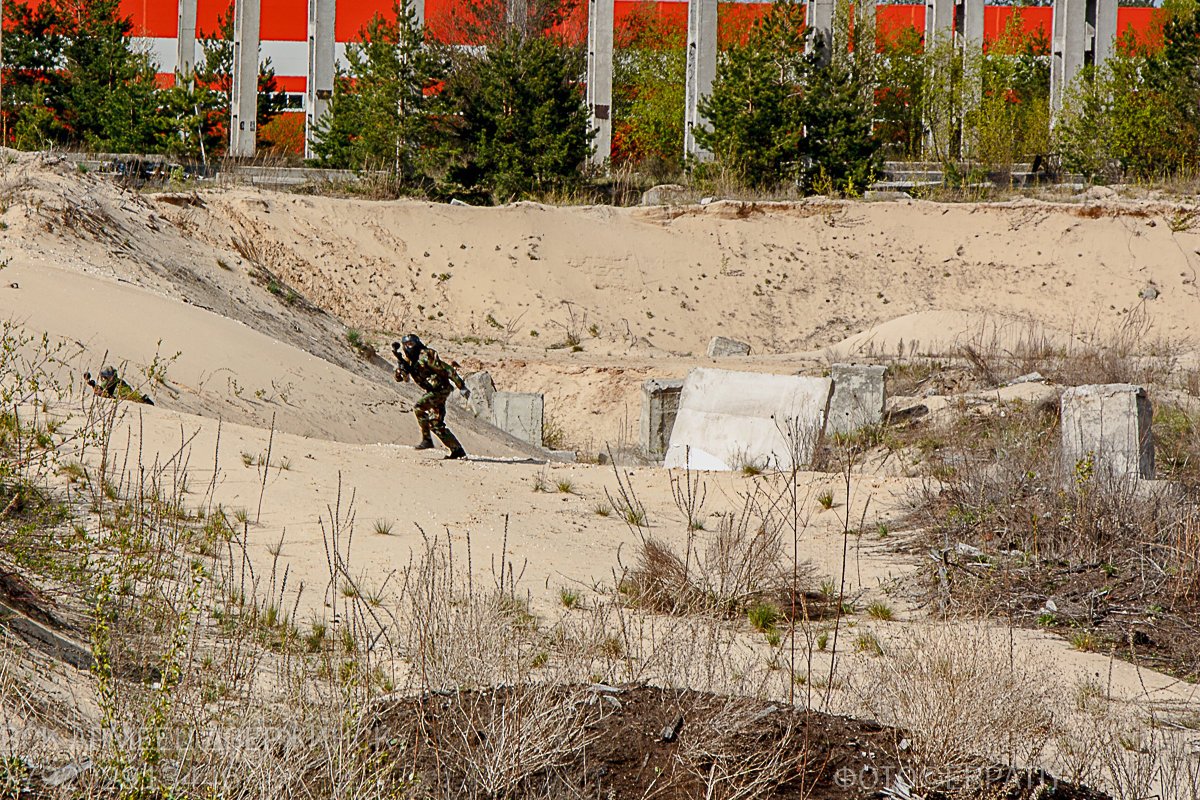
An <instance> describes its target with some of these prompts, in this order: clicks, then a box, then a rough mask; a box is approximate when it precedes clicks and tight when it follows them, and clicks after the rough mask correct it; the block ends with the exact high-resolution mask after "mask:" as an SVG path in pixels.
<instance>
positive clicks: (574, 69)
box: [443, 30, 593, 202]
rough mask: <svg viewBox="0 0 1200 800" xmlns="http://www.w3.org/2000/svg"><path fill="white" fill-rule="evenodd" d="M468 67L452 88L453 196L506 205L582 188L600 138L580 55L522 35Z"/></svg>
mask: <svg viewBox="0 0 1200 800" xmlns="http://www.w3.org/2000/svg"><path fill="white" fill-rule="evenodd" d="M460 59H461V60H460V62H459V64H458V65H457V68H456V69H455V70H454V71H453V72H451V74H450V76H449V78H448V80H447V84H446V102H447V104H448V107H449V112H450V113H449V114H448V115H447V123H448V131H447V133H448V135H449V141H448V144H447V146H446V147H445V148H444V150H443V158H444V159H445V162H446V164H447V175H446V177H447V180H448V186H447V188H448V190H450V191H454V192H456V193H466V194H468V195H471V196H475V197H483V196H486V197H488V198H490V199H491V200H492V201H493V202H506V201H508V200H511V199H513V198H517V197H522V196H527V195H529V194H531V193H534V192H544V191H548V190H552V189H557V188H562V187H564V186H568V185H571V184H573V183H574V182H576V181H577V180H578V179H579V175H580V170H581V168H582V166H583V163H584V160H585V159H586V158H587V156H588V153H589V151H590V147H591V137H592V135H593V134H592V132H591V131H589V130H588V125H587V123H588V115H587V109H586V107H585V105H584V99H583V90H582V87H581V86H580V85H579V82H578V77H579V75H580V74H581V73H582V72H583V70H582V64H581V63H580V62H581V59H580V58H579V57H578V54H577V53H574V52H572V51H569V50H567V49H566V48H564V47H562V46H560V45H559V44H558V43H557V42H555V41H553V40H551V39H549V38H546V37H542V36H532V37H525V36H523V35H522V34H521V33H520V32H519V31H515V30H514V31H510V32H509V33H508V34H506V35H505V36H504V37H503V38H502V39H501V40H500V41H497V42H494V43H493V44H491V45H489V46H488V48H487V50H486V51H482V52H476V53H473V54H471V53H464V54H460Z"/></svg>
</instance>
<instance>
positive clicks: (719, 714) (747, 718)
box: [678, 699, 810, 800]
mask: <svg viewBox="0 0 1200 800" xmlns="http://www.w3.org/2000/svg"><path fill="white" fill-rule="evenodd" d="M780 716H784V715H780ZM764 727H766V728H767V729H768V730H769V731H770V735H764ZM807 756H808V753H807V752H806V748H805V741H804V737H803V732H802V731H801V730H800V729H798V728H797V727H796V725H795V721H794V718H793V717H792V716H791V715H790V714H788V715H786V717H785V718H784V719H782V720H780V721H779V724H778V725H771V724H770V721H768V722H767V724H766V725H765V726H764V715H763V712H762V710H761V709H757V708H754V707H753V706H751V705H750V704H748V703H746V702H744V701H741V700H740V699H739V700H729V701H727V702H726V703H725V704H724V705H723V706H722V707H721V708H720V709H718V710H717V711H716V713H714V714H713V715H712V717H710V718H709V719H706V720H705V721H704V728H703V730H702V731H700V732H699V733H692V734H691V735H689V736H687V737H685V738H684V740H683V746H682V747H681V749H680V753H679V756H678V757H679V759H680V761H681V762H682V763H683V765H684V766H685V771H686V772H685V774H689V776H690V778H691V780H692V781H693V782H694V784H693V785H696V784H698V785H699V787H700V788H701V789H702V796H703V797H705V798H713V800H748V799H749V798H760V797H762V798H765V797H773V796H775V794H776V792H777V791H778V789H779V787H780V786H782V785H783V784H784V783H786V782H787V781H789V780H791V779H793V778H794V777H795V776H796V775H797V774H799V775H803V776H805V777H807V776H808V774H809V772H810V770H809V769H808V768H807V767H808V764H807V761H808V758H807ZM803 794H804V793H803V792H801V796H803Z"/></svg>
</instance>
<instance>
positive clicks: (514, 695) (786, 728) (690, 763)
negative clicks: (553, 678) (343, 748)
mask: <svg viewBox="0 0 1200 800" xmlns="http://www.w3.org/2000/svg"><path fill="white" fill-rule="evenodd" d="M371 732H372V734H373V736H374V742H373V743H372V746H373V747H374V748H375V749H376V752H377V754H378V755H382V754H383V753H384V752H387V753H389V754H391V755H393V756H394V757H395V758H396V761H397V762H404V764H405V766H404V767H403V770H404V772H405V774H407V775H411V776H412V778H413V779H414V783H415V784H417V785H419V786H420V787H422V789H423V790H424V792H427V794H428V796H436V797H446V798H450V797H454V798H459V797H505V798H549V797H577V798H650V797H653V798H663V799H664V800H684V798H688V799H689V800H691V799H693V798H706V799H707V798H713V799H715V798H820V800H843V798H846V799H849V798H870V797H888V796H892V797H924V798H926V800H934V798H938V800H951V799H953V800H958V798H984V797H986V798H988V800H1026V798H1028V799H1029V800H1033V799H1034V798H1038V799H1039V800H1048V799H1049V798H1058V799H1060V800H1091V799H1092V798H1097V799H1098V798H1104V797H1107V795H1104V794H1101V793H1099V792H1095V791H1092V790H1089V789H1086V788H1082V787H1077V786H1071V785H1067V784H1062V783H1058V782H1057V781H1055V780H1054V779H1053V778H1052V777H1051V776H1048V775H1045V774H1043V773H1038V772H1015V771H1013V770H1010V769H1007V768H1001V767H994V768H990V769H988V768H985V769H978V770H972V771H971V772H970V774H960V775H958V776H956V777H954V778H953V779H951V780H950V781H949V782H947V783H944V784H943V788H942V789H941V790H939V791H935V792H928V793H924V794H917V795H910V794H907V793H906V789H907V783H908V782H910V781H911V780H912V778H913V771H912V766H911V764H910V763H908V761H907V758H906V757H905V756H904V751H905V750H906V748H907V745H906V744H905V745H904V746H903V747H902V745H901V742H902V741H903V735H902V733H901V732H899V731H896V730H894V729H891V728H885V727H883V726H881V725H879V724H877V723H875V722H870V721H863V720H856V719H850V718H846V717H837V716H833V715H829V714H822V713H818V712H807V711H803V710H800V709H795V708H790V707H787V706H780V705H777V704H770V703H766V702H762V701H758V700H753V699H749V698H742V697H721V696H717V695H712V694H705V693H702V692H693V691H686V690H667V689H659V688H655V687H650V686H640V685H638V686H622V687H609V686H587V687H561V686H546V687H528V686H526V687H502V688H496V689H489V690H483V691H471V692H465V691H464V692H445V693H432V694H425V695H421V696H418V697H409V698H403V699H392V700H390V701H388V703H387V704H386V705H384V706H382V707H381V708H380V709H378V711H377V714H376V717H375V719H374V722H373V725H372V728H371ZM397 765H398V766H399V764H397ZM410 770H411V771H410Z"/></svg>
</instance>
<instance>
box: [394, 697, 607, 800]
mask: <svg viewBox="0 0 1200 800" xmlns="http://www.w3.org/2000/svg"><path fill="white" fill-rule="evenodd" d="M585 694H586V692H572V693H566V692H564V691H563V690H561V689H558V688H554V687H541V686H532V685H526V686H522V687H515V688H510V689H496V690H492V691H487V692H456V693H454V694H452V695H450V696H442V695H427V696H425V697H424V698H422V701H421V703H420V705H419V716H418V718H417V719H416V730H414V731H412V734H416V735H417V736H418V737H419V739H416V740H414V741H413V743H412V747H413V752H416V751H417V750H418V749H424V748H428V749H430V750H432V751H433V752H434V753H436V755H437V765H438V766H437V770H436V772H435V774H434V775H429V776H427V778H428V779H429V782H431V783H435V785H436V786H437V788H438V789H440V790H441V791H442V792H444V794H443V795H442V796H446V797H451V796H453V797H464V798H503V797H514V796H519V795H520V792H519V790H520V789H522V788H523V787H527V785H528V784H530V783H531V782H534V781H535V780H536V781H537V782H538V783H539V784H542V785H544V786H545V788H546V789H547V790H548V789H549V787H550V786H553V785H556V784H559V783H560V782H561V784H566V783H568V776H566V775H563V774H559V771H560V770H564V769H565V768H567V767H569V766H571V765H573V764H575V763H576V762H577V761H578V760H579V759H580V758H581V756H582V754H583V752H584V750H585V749H586V748H587V746H588V745H589V744H591V743H592V742H593V741H595V739H596V734H595V733H594V732H593V731H592V730H590V729H589V724H594V723H595V721H596V718H598V717H599V716H602V715H603V713H604V711H603V709H604V708H605V706H603V705H602V704H595V705H592V706H590V707H589V706H588V705H587V703H586V698H585V696H584V695H585ZM593 699H594V698H593ZM588 710H590V711H591V713H590V714H588V713H586V712H587V711H588ZM423 782H424V781H423Z"/></svg>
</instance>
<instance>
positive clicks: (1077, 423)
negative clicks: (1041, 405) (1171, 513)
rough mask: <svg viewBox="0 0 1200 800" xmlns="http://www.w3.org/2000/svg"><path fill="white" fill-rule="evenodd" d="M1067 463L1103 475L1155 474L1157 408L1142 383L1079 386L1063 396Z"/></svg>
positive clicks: (1067, 466) (1072, 468)
mask: <svg viewBox="0 0 1200 800" xmlns="http://www.w3.org/2000/svg"><path fill="white" fill-rule="evenodd" d="M1061 408H1062V451H1063V462H1064V465H1063V466H1064V468H1065V469H1067V470H1070V471H1071V472H1072V474H1073V475H1077V474H1078V473H1079V472H1080V471H1082V470H1087V471H1090V472H1091V473H1092V474H1094V475H1096V476H1097V477H1102V478H1145V479H1151V478H1153V477H1154V435H1153V434H1152V433H1151V430H1150V421H1151V416H1152V413H1153V409H1152V408H1151V404H1150V398H1148V397H1147V396H1146V390H1145V389H1143V388H1142V387H1141V386H1134V385H1132V384H1128V383H1110V384H1103V385H1097V386H1075V387H1073V388H1070V389H1067V390H1066V391H1065V392H1063V396H1062V406H1061Z"/></svg>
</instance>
